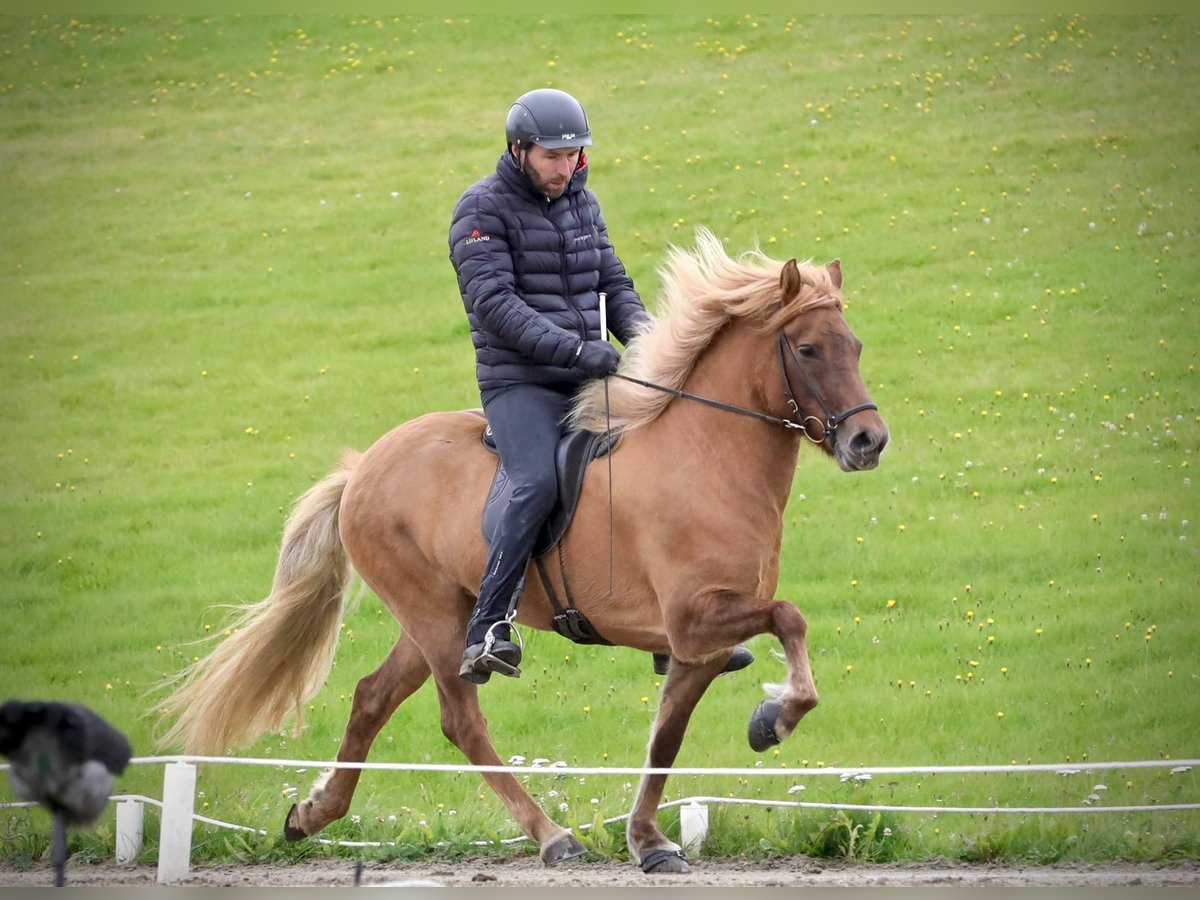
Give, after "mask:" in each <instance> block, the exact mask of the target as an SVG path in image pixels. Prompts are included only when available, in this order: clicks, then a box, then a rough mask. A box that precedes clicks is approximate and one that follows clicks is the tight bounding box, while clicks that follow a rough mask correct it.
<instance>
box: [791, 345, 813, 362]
mask: <svg viewBox="0 0 1200 900" xmlns="http://www.w3.org/2000/svg"><path fill="white" fill-rule="evenodd" d="M796 352H797V353H799V354H800V355H801V356H803V357H804V358H805V359H812V358H813V357H814V356H816V355H817V348H816V347H814V346H813V345H812V344H801V345H800V346H799V347H797V348H796Z"/></svg>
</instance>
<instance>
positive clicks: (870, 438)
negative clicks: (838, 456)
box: [850, 428, 888, 456]
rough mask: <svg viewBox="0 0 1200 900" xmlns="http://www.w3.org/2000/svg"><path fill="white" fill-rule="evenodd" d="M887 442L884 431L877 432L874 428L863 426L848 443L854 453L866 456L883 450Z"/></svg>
mask: <svg viewBox="0 0 1200 900" xmlns="http://www.w3.org/2000/svg"><path fill="white" fill-rule="evenodd" d="M887 442H888V435H887V432H886V431H884V432H882V433H879V432H876V431H875V430H874V429H871V428H864V429H863V430H862V431H860V432H859V433H858V434H856V435H855V436H854V440H853V441H851V444H850V445H851V446H852V447H853V448H854V451H855V452H856V453H858V454H860V455H862V456H866V455H868V454H871V453H881V452H883V448H884V447H886V446H887Z"/></svg>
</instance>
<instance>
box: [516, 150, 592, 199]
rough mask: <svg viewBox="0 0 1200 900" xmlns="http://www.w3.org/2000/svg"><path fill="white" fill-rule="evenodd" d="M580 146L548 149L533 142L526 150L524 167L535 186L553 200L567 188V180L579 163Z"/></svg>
mask: <svg viewBox="0 0 1200 900" xmlns="http://www.w3.org/2000/svg"><path fill="white" fill-rule="evenodd" d="M580 149H581V148H579V147H564V148H563V149H561V150H547V149H546V148H545V147H539V146H538V145H537V144H533V145H532V146H530V148H529V149H528V150H527V151H526V152H525V163H524V165H523V166H522V168H523V169H524V171H525V174H526V175H528V176H529V180H530V181H532V182H533V186H534V187H535V188H536V189H537V190H538V191H539V192H540V193H542V194H545V195H546V196H547V197H549V198H550V199H551V200H554V199H557V198H558V197H561V196H562V193H563V191H565V190H566V189H567V182H569V181H570V180H571V176H572V175H574V174H575V168H576V166H578V165H579V152H580Z"/></svg>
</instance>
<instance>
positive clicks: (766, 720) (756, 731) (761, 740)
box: [747, 700, 783, 753]
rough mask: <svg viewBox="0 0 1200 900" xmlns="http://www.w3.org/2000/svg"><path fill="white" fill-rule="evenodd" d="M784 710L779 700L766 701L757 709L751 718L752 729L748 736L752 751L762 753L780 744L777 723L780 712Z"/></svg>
mask: <svg viewBox="0 0 1200 900" xmlns="http://www.w3.org/2000/svg"><path fill="white" fill-rule="evenodd" d="M782 709H783V704H782V703H780V702H779V701H778V700H764V701H763V702H762V703H760V704H758V706H757V707H755V710H754V713H753V714H752V715H751V716H750V728H749V730H748V734H747V736H748V737H749V738H750V749H751V750H753V751H754V752H755V753H762V751H764V750H766V749H767V748H768V747H774V746H775V745H776V744H778V743H779V742H780V741H779V735H777V734H776V733H775V721H776V720H777V719H778V718H779V712H780V710H782Z"/></svg>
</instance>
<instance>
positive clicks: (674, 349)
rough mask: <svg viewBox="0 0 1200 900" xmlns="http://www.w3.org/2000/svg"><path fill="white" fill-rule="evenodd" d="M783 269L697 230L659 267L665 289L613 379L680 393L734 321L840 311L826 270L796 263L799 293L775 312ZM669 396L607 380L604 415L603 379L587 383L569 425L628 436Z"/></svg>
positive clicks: (771, 325) (774, 320)
mask: <svg viewBox="0 0 1200 900" xmlns="http://www.w3.org/2000/svg"><path fill="white" fill-rule="evenodd" d="M784 265H785V263H784V262H782V261H780V260H775V259H771V258H770V257H768V256H767V255H766V254H764V253H763V252H762V251H761V250H759V249H754V250H750V251H747V252H745V253H743V254H742V255H741V256H739V257H738V258H736V259H734V258H731V257H730V256H729V255H727V254H726V252H725V248H724V246H723V245H722V244H721V241H720V240H719V239H718V238H717V237H716V236H715V235H714V234H713V233H712V232H711V231H709V230H707V229H703V228H702V229H698V230H697V232H696V248H695V249H694V250H692V251H690V252H689V251H686V250H682V249H680V248H679V247H672V248H671V250H670V252H669V253H668V256H667V262H666V264H665V266H663V267H662V268H660V270H659V274H660V276H661V277H662V281H663V288H662V299H661V301H660V302H659V304H658V314H657V315H656V316H655V318H654V322H653V324H651V325H647V326H645V327H644V328H643V330H642V332H641V333H640V334H639V335H638V336H637V337H636V338H634V339H633V340H631V341H630V343H629V346H628V347H626V349H625V353H624V355H623V356H622V358H621V366H620V369H619V370H618V372H619V374H622V375H628V376H630V377H632V378H638V379H640V380H642V381H648V382H651V383H653V384H657V385H662V386H663V387H667V388H673V389H676V390H678V389H681V388H682V387H683V384H684V381H686V379H687V377H688V374H689V373H690V372H691V371H692V367H693V365H695V362H696V360H697V359H698V358H699V356H700V354H701V353H703V352H704V349H705V348H706V347H707V346H708V345H709V344H710V343H711V342H712V339H713V337H714V336H715V335H716V334H717V332H718V331H720V330H721V328H722V327H723V326H724V325H725V324H726V323H727V322H729V321H730V320H731V319H732V318H733V317H735V316H736V317H740V318H744V319H747V320H749V321H753V322H755V323H756V324H757V325H758V326H759V327H761V328H762V329H764V330H767V331H771V330H775V329H777V328H780V327H782V326H783V325H785V324H786V323H787V322H789V321H791V320H792V319H793V318H794V317H796V316H798V315H800V314H801V313H803V312H805V311H806V310H809V309H813V308H815V307H819V306H837V307H838V308H841V302H842V301H841V295H840V293H839V292H838V289H837V287H835V285H834V284H833V280H832V279H831V277H830V274H829V271H828V269H826V268H825V267H824V266H814V265H811V264H809V263H804V264H801V265H800V278H801V282H802V287H801V289H800V293H799V294H798V295H797V296H796V298H795V299H793V300H792V302H790V303H789V304H788V305H787V306H786V307H781V306H780V302H779V301H780V287H779V277H780V273H781V271H782V270H783V266H784ZM671 399H672V398H671V395H670V394H668V393H665V392H663V391H659V390H655V389H654V388H648V387H645V386H644V385H640V384H635V383H633V382H631V381H626V380H624V379H622V378H609V379H608V401H607V414H606V404H605V395H604V382H602V381H594V382H589V383H588V384H585V385H584V386H583V387H582V388H581V389H580V392H579V394H578V395H577V396H576V398H575V402H574V405H573V406H572V409H571V413H570V416H569V422H570V424H571V425H572V426H573V427H576V428H583V429H586V430H588V431H604V430H605V429H606V428H608V427H611V429H612V431H614V432H624V431H633V430H635V429H637V428H640V427H642V426H643V425H646V424H647V423H649V422H652V421H654V419H655V418H657V417H658V415H659V413H661V412H662V411H663V409H664V408H665V407H666V405H667V403H668V402H669V401H670V400H671Z"/></svg>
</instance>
